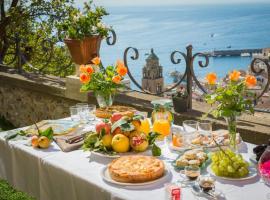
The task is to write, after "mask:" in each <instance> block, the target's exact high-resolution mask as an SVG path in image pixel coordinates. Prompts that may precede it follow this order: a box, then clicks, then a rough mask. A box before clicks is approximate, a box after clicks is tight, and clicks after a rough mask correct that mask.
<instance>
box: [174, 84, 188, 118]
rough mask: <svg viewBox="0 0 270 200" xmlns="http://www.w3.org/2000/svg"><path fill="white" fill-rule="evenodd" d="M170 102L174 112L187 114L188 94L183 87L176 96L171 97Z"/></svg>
mask: <svg viewBox="0 0 270 200" xmlns="http://www.w3.org/2000/svg"><path fill="white" fill-rule="evenodd" d="M172 100H173V107H174V110H175V112H178V113H180V112H187V108H188V94H187V91H186V89H185V88H184V87H180V89H179V90H178V91H177V92H176V94H175V95H173V97H172Z"/></svg>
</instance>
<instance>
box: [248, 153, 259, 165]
mask: <svg viewBox="0 0 270 200" xmlns="http://www.w3.org/2000/svg"><path fill="white" fill-rule="evenodd" d="M249 160H250V161H251V162H253V163H254V164H256V165H257V164H258V161H257V160H256V155H255V154H252V155H251V156H250V157H249Z"/></svg>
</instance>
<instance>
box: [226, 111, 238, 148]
mask: <svg viewBox="0 0 270 200" xmlns="http://www.w3.org/2000/svg"><path fill="white" fill-rule="evenodd" d="M225 119H226V122H227V125H228V131H229V139H230V148H231V149H232V150H233V151H235V152H236V151H237V150H238V149H237V141H236V127H237V122H236V116H235V115H232V116H230V117H226V118H225Z"/></svg>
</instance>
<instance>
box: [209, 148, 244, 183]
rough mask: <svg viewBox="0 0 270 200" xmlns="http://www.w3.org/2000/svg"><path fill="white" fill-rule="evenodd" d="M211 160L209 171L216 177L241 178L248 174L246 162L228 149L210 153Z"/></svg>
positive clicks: (239, 155)
mask: <svg viewBox="0 0 270 200" xmlns="http://www.w3.org/2000/svg"><path fill="white" fill-rule="evenodd" d="M211 159H212V164H211V169H212V171H213V172H214V173H215V174H216V175H217V176H223V177H232V178H241V177H245V176H247V175H248V173H249V170H248V166H249V165H248V162H246V161H245V160H244V159H243V157H242V155H241V154H235V153H234V152H233V151H231V150H229V149H227V150H222V151H221V150H220V151H217V152H214V153H212V155H211Z"/></svg>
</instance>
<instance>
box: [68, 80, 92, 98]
mask: <svg viewBox="0 0 270 200" xmlns="http://www.w3.org/2000/svg"><path fill="white" fill-rule="evenodd" d="M80 88H81V82H80V78H79V77H78V76H76V75H72V76H67V77H66V97H67V98H69V99H74V100H77V101H82V102H87V101H88V93H87V92H80Z"/></svg>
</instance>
